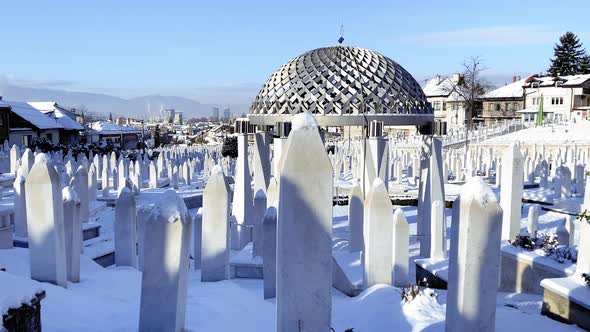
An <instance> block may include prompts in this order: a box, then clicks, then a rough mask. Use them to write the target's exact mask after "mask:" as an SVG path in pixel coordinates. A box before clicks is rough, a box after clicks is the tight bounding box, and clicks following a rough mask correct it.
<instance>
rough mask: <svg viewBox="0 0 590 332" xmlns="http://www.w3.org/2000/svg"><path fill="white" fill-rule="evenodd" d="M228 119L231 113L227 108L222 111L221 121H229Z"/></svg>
mask: <svg viewBox="0 0 590 332" xmlns="http://www.w3.org/2000/svg"><path fill="white" fill-rule="evenodd" d="M230 118H231V111H230V110H229V107H226V108H224V109H223V119H224V120H229V119H230Z"/></svg>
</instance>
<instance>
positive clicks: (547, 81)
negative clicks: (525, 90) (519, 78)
mask: <svg viewBox="0 0 590 332" xmlns="http://www.w3.org/2000/svg"><path fill="white" fill-rule="evenodd" d="M588 80H590V74H586V75H566V76H558V77H554V76H543V77H534V78H532V79H530V80H529V81H528V82H527V83H531V82H539V86H542V87H543V86H554V85H555V82H556V81H562V82H563V84H561V86H577V85H581V84H584V83H585V82H586V81H588Z"/></svg>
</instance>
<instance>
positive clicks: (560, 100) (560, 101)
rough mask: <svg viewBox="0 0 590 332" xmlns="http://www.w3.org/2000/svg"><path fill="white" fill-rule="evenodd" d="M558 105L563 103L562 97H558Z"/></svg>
mask: <svg viewBox="0 0 590 332" xmlns="http://www.w3.org/2000/svg"><path fill="white" fill-rule="evenodd" d="M559 105H563V97H559Z"/></svg>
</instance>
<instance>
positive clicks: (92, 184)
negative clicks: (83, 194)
mask: <svg viewBox="0 0 590 332" xmlns="http://www.w3.org/2000/svg"><path fill="white" fill-rule="evenodd" d="M96 175H97V171H96V165H95V164H94V163H92V164H90V166H89V168H88V201H89V202H92V201H95V200H96V188H97V177H96Z"/></svg>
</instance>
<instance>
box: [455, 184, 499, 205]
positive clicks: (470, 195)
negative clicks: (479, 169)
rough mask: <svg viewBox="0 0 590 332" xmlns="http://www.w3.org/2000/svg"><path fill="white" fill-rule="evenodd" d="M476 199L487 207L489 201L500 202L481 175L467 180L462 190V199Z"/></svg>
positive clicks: (464, 200) (466, 200)
mask: <svg viewBox="0 0 590 332" xmlns="http://www.w3.org/2000/svg"><path fill="white" fill-rule="evenodd" d="M472 200H475V201H476V202H477V203H478V204H479V205H480V206H482V207H484V208H485V207H486V206H487V205H488V203H494V202H496V203H497V202H498V199H497V198H496V195H495V194H494V192H493V191H492V189H490V187H489V186H488V185H487V184H486V183H485V182H484V181H483V179H482V178H480V177H474V178H472V179H471V180H469V181H467V183H465V185H464V186H463V191H462V192H461V201H463V202H470V201H472Z"/></svg>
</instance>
